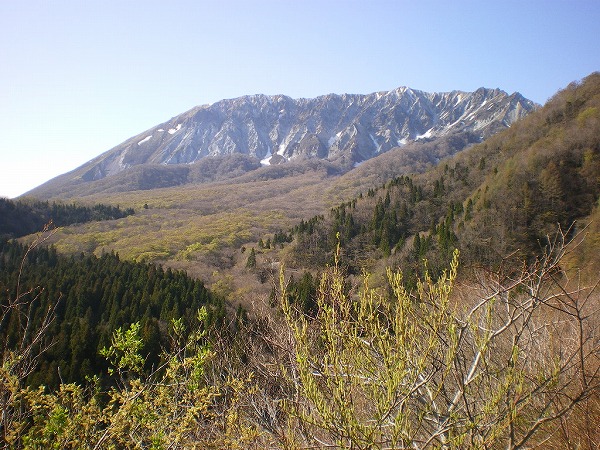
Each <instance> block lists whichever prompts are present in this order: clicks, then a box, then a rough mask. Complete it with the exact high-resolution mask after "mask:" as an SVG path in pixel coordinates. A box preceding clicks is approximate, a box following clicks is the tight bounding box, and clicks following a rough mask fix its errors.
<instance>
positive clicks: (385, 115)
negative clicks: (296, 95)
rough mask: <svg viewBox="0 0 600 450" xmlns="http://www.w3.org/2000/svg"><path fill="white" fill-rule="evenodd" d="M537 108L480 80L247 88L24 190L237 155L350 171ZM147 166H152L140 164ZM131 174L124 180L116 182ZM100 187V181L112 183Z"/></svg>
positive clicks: (173, 178) (144, 180)
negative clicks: (304, 91)
mask: <svg viewBox="0 0 600 450" xmlns="http://www.w3.org/2000/svg"><path fill="white" fill-rule="evenodd" d="M535 108H536V105H535V104H534V103H533V102H531V101H530V100H527V99H525V98H524V97H523V96H522V95H520V94H519V93H513V94H512V95H509V94H507V93H506V92H504V91H502V90H500V89H485V88H480V89H478V90H476V91H475V92H461V91H452V92H448V93H427V92H422V91H418V90H414V89H410V88H407V87H401V88H398V89H395V90H393V91H388V92H377V93H373V94H368V95H349V94H344V95H335V94H330V95H325V96H321V97H317V98H314V99H292V98H290V97H286V96H284V95H275V96H267V95H252V96H244V97H239V98H236V99H230V100H222V101H219V102H217V103H214V104H212V105H204V106H198V107H196V108H193V109H191V110H190V111H187V112H185V113H183V114H181V115H179V116H177V117H174V118H172V119H171V120H169V121H168V122H165V123H162V124H160V125H157V126H155V127H154V128H151V129H149V130H147V131H144V132H143V133H140V134H138V135H136V136H134V137H132V138H130V139H128V140H127V141H125V142H123V143H122V144H120V145H117V146H116V147H114V148H113V149H111V150H109V151H107V152H105V153H104V154H102V155H100V156H98V157H97V158H94V159H93V160H91V161H89V162H88V163H86V164H84V165H83V166H81V167H79V168H78V169H75V170H74V171H72V172H70V173H68V174H65V175H62V176H60V177H57V178H55V179H54V180H51V181H50V182H48V183H46V184H45V185H42V186H40V187H39V188H36V189H34V190H33V191H31V192H30V193H29V194H31V195H34V196H39V197H46V198H48V197H51V196H70V195H69V191H72V190H74V189H80V187H81V185H83V184H86V183H93V182H98V181H100V180H104V179H106V178H110V177H113V176H115V175H118V174H121V173H124V172H125V171H128V173H132V174H134V175H133V179H136V177H137V178H139V179H140V180H141V181H139V182H137V183H133V185H130V186H129V187H128V188H126V189H124V190H138V189H151V188H155V187H167V186H175V185H179V184H184V183H187V182H194V181H197V179H198V178H202V177H198V176H196V177H192V179H191V180H190V179H189V178H190V168H189V167H186V166H189V165H190V164H193V163H198V162H201V161H205V160H206V158H207V157H216V158H220V159H218V161H222V162H223V163H224V164H225V166H231V163H230V158H228V156H231V155H238V157H237V162H238V163H240V164H241V166H242V167H243V168H242V169H241V171H242V172H243V171H248V170H254V169H256V168H258V167H260V166H267V165H276V164H281V163H284V162H287V161H290V160H303V159H307V158H319V159H326V160H329V161H331V162H335V163H336V164H338V165H339V166H340V167H341V168H343V169H344V170H348V169H351V168H352V167H354V166H356V165H357V164H359V163H361V162H363V161H365V160H368V159H371V158H373V157H375V156H377V155H380V154H382V153H384V152H387V151H389V150H391V149H393V148H398V147H403V146H404V145H406V144H408V143H410V142H426V141H431V140H434V139H437V138H440V137H448V136H455V135H468V136H469V138H468V142H467V143H474V142H479V141H481V140H483V139H485V138H487V137H489V136H490V135H492V134H494V133H495V132H497V131H499V130H501V129H504V128H507V127H509V126H510V125H511V124H512V123H513V122H514V121H515V120H517V119H519V118H521V117H523V116H525V115H526V114H528V113H529V112H531V111H533V110H534V109H535ZM239 155H242V156H243V157H242V158H240V157H239ZM213 165H214V164H213ZM150 167H151V168H152V169H151V171H150V173H148V172H146V169H147V168H150ZM136 168H137V171H133V172H131V171H132V170H134V169H136ZM140 168H143V169H141V172H140ZM165 168H166V169H165ZM172 168H177V169H175V170H170V169H172ZM230 169H233V168H231V167H230ZM231 171H232V170H228V171H225V173H226V174H227V173H230V172H231ZM200 172H202V169H200ZM233 172H235V170H233ZM238 172H239V167H238ZM223 176H225V177H227V176H231V175H223ZM131 179H132V177H131V176H128V177H126V178H122V179H121V180H120V181H119V183H118V184H119V185H122V184H123V183H125V182H126V181H130V180H131ZM149 180H155V181H150V182H149ZM109 184H110V183H109ZM129 184H131V183H129ZM103 186H104V187H101V188H99V189H100V190H107V189H108V190H110V188H108V187H106V186H105V185H103ZM114 188H115V187H114V185H112V189H114ZM116 189H119V188H116Z"/></svg>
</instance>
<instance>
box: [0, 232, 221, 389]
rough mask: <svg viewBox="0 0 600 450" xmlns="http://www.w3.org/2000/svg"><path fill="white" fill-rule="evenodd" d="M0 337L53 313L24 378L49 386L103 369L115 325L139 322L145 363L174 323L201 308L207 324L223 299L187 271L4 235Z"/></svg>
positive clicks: (27, 330)
mask: <svg viewBox="0 0 600 450" xmlns="http://www.w3.org/2000/svg"><path fill="white" fill-rule="evenodd" d="M0 295H1V297H0V300H1V305H2V316H1V322H0V341H1V342H2V343H3V346H4V349H5V350H7V349H13V348H18V346H19V345H22V340H25V342H28V341H29V340H30V339H32V336H31V333H33V331H32V330H39V329H42V328H44V320H46V319H51V322H50V323H48V326H47V329H46V330H45V336H44V340H43V342H38V343H37V346H38V347H39V348H44V347H45V346H47V347H48V348H47V350H46V351H44V352H43V353H42V354H41V355H40V356H39V357H38V358H37V360H36V367H35V368H33V369H32V371H31V373H30V374H28V376H27V380H26V383H27V384H28V385H32V386H37V385H40V384H42V385H45V386H48V387H50V388H52V389H55V388H57V387H58V385H59V383H60V382H78V383H82V382H84V381H85V379H86V377H91V376H93V375H101V374H103V373H106V361H105V359H104V358H103V357H101V356H100V350H101V349H102V348H104V347H107V346H110V342H111V336H112V334H113V332H114V331H115V330H117V329H118V328H121V327H123V328H125V327H129V326H130V325H131V324H132V323H134V322H139V323H140V325H141V335H142V337H143V339H144V346H143V347H142V348H141V349H140V350H141V352H142V353H143V354H144V357H145V364H146V367H147V368H151V367H152V366H153V365H156V364H158V362H159V356H160V353H161V349H162V347H163V346H165V345H166V343H167V332H166V330H167V329H168V326H169V324H170V323H171V321H172V320H173V319H179V318H183V319H184V322H183V324H184V325H185V326H186V327H188V329H189V328H190V325H191V324H192V321H193V318H194V317H195V316H196V313H197V311H198V310H199V309H200V307H202V306H205V307H206V308H207V311H208V313H209V314H208V316H207V318H206V325H211V324H216V323H218V322H220V321H221V320H222V319H223V317H224V314H225V311H224V305H223V303H222V300H220V299H218V298H217V297H215V296H214V295H211V294H210V293H209V292H208V291H207V289H205V287H204V285H203V284H202V283H201V282H200V281H198V280H193V279H191V278H190V277H188V276H186V275H185V274H184V273H183V272H177V271H172V270H171V269H167V270H163V269H162V268H161V267H157V266H155V265H149V264H142V263H133V262H129V261H123V260H121V259H120V258H119V257H118V255H116V254H105V255H102V256H101V257H96V256H94V255H87V256H86V255H83V254H82V255H77V256H70V257H65V256H62V255H59V254H57V252H56V250H55V249H53V248H51V247H50V248H48V247H44V246H41V245H35V246H26V245H22V244H19V243H16V242H14V241H11V242H7V241H0Z"/></svg>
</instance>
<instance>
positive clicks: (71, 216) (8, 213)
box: [0, 198, 134, 238]
mask: <svg viewBox="0 0 600 450" xmlns="http://www.w3.org/2000/svg"><path fill="white" fill-rule="evenodd" d="M133 213H134V211H133V209H132V208H127V209H125V210H122V209H121V208H119V207H118V206H111V205H104V204H96V205H93V206H83V205H76V204H75V203H72V204H64V203H57V202H53V203H49V202H47V201H46V202H40V201H36V200H31V199H30V200H18V201H12V200H9V199H6V198H0V237H13V238H15V237H21V236H26V235H28V234H32V233H36V232H38V231H42V229H43V228H44V226H46V225H49V224H50V222H52V225H54V226H57V227H62V226H67V225H72V224H76V223H85V222H93V221H98V220H112V219H121V218H123V217H127V216H129V215H131V214H133Z"/></svg>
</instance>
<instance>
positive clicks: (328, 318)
mask: <svg viewBox="0 0 600 450" xmlns="http://www.w3.org/2000/svg"><path fill="white" fill-rule="evenodd" d="M562 256H563V250H562V244H560V243H557V245H556V246H554V247H552V251H551V252H550V253H549V254H547V255H546V257H545V258H544V259H543V260H542V261H540V263H539V265H536V266H535V267H533V268H532V269H531V270H529V271H525V272H523V274H522V275H521V276H520V277H517V278H514V279H513V280H512V281H510V282H509V285H507V286H504V285H501V284H496V283H495V282H490V284H489V286H488V287H487V288H486V290H485V291H484V292H483V293H482V296H481V297H478V299H477V300H476V301H475V302H474V303H473V304H470V305H465V307H463V308H460V309H459V308H457V307H455V306H453V303H452V302H451V301H450V295H451V293H452V290H453V286H454V284H455V280H456V272H457V267H458V253H457V252H455V253H454V258H453V260H452V263H451V266H450V269H449V271H447V272H444V273H443V274H442V276H441V277H440V278H439V279H437V280H433V279H431V277H430V276H429V275H428V274H427V272H426V273H425V276H424V278H423V279H422V280H420V281H419V282H418V284H417V288H416V292H414V293H413V294H411V293H409V292H407V291H406V289H405V287H404V286H403V282H402V274H401V273H396V272H392V271H388V281H389V287H390V291H391V295H389V292H386V291H384V290H378V289H374V288H371V287H370V286H369V283H368V277H366V278H365V281H364V286H363V288H362V290H361V291H360V293H359V294H358V295H357V296H353V295H350V294H349V293H348V290H347V287H346V286H345V279H344V277H343V275H342V273H341V271H340V269H339V267H338V265H337V263H336V265H335V266H334V267H332V268H331V269H330V270H329V271H328V272H326V273H325V274H324V275H323V278H322V282H321V286H320V290H319V296H318V300H317V301H318V306H319V313H318V315H317V317H316V318H315V319H310V318H307V317H306V316H303V315H302V314H300V313H299V312H297V311H296V310H295V309H294V307H293V306H292V305H291V304H289V303H288V302H287V300H286V299H287V296H286V295H285V282H284V278H283V277H282V279H281V285H282V291H283V294H282V299H283V302H282V308H283V312H284V315H285V319H286V322H287V323H288V325H289V327H290V329H291V332H292V335H293V341H294V345H295V364H294V365H293V367H292V368H287V369H285V372H286V373H287V374H288V376H289V382H290V383H291V384H292V385H293V386H294V387H295V389H296V392H295V394H294V395H293V396H292V397H291V398H290V399H288V401H287V402H286V410H287V411H288V412H289V413H290V414H291V415H292V416H294V417H295V418H296V420H297V422H296V428H297V429H296V431H292V432H291V433H290V435H289V436H288V438H289V439H291V440H292V441H294V442H295V444H294V445H297V446H298V447H300V448H311V446H316V447H326V448H355V449H403V448H414V449H427V448H444V449H454V448H481V449H483V448H508V449H516V448H522V447H523V445H525V444H526V443H527V444H533V443H535V442H544V440H545V439H546V438H547V436H548V433H549V431H548V430H546V431H545V432H542V433H540V431H542V430H543V429H544V426H545V425H546V423H547V422H551V421H552V420H555V419H557V418H559V417H561V416H562V415H563V414H565V412H566V411H568V410H570V409H571V408H573V406H574V405H575V404H576V403H577V402H578V401H579V400H581V399H582V398H583V396H585V395H588V394H589V393H590V392H596V393H597V392H598V388H599V385H598V381H599V380H598V377H597V376H595V377H593V376H591V377H590V378H585V376H584V378H583V380H584V381H583V382H582V384H580V385H578V386H577V387H575V386H574V385H573V383H572V382H573V379H574V377H575V378H576V377H578V376H582V374H583V373H585V372H586V371H587V370H590V369H591V370H594V368H595V367H597V364H598V360H597V357H593V356H591V355H593V352H594V351H597V345H596V347H594V345H593V344H592V343H591V342H590V343H589V345H588V344H585V345H584V344H581V345H579V344H575V345H573V342H560V341H557V340H556V339H555V337H554V335H553V333H554V332H555V330H556V329H557V327H559V328H561V329H562V327H564V326H565V325H566V323H567V322H568V323H569V327H572V328H569V329H570V330H572V332H573V333H575V334H577V331H576V330H577V328H578V327H579V326H580V325H581V326H583V327H584V328H585V327H586V326H587V325H583V322H586V321H587V319H576V318H575V316H576V315H578V314H580V313H581V310H582V309H584V308H585V303H586V300H583V301H581V302H580V300H579V299H578V298H573V297H571V296H570V294H568V293H567V292H568V290H567V289H564V287H561V286H554V287H552V283H553V282H554V280H555V279H556V278H553V277H554V275H553V273H554V271H555V270H556V269H557V267H558V261H559V260H560V259H561V258H562ZM548 283H550V284H548ZM554 292H556V294H555V293H554ZM558 299H560V301H561V302H564V304H565V305H566V304H568V305H569V307H568V308H565V309H564V310H560V308H556V307H551V306H550V304H551V303H553V302H555V301H557V300H558ZM467 306H468V307H467ZM559 311H560V312H559ZM576 311H579V312H576ZM554 314H556V315H557V316H559V317H553V315H554ZM580 337H581V340H580V341H579V342H580V343H581V342H584V340H585V337H584V335H581V336H580ZM576 340H577V339H576V338H574V341H576ZM594 348H595V349H596V350H594ZM584 354H585V355H587V356H586V358H587V359H583V357H582V358H581V359H580V361H579V362H578V363H576V364H573V363H572V362H573V359H572V358H575V356H576V355H584ZM577 399H579V400H577ZM300 430H301V431H300Z"/></svg>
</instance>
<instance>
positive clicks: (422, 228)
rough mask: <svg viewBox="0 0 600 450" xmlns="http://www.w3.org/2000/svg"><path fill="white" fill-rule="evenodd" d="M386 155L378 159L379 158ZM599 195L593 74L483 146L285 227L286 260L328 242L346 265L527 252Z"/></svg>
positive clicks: (326, 248)
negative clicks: (290, 243) (290, 246)
mask: <svg viewBox="0 0 600 450" xmlns="http://www.w3.org/2000/svg"><path fill="white" fill-rule="evenodd" d="M384 156H388V155H384ZM599 193H600V74H598V73H595V74H592V75H590V76H588V77H587V78H586V79H584V80H583V81H582V82H581V83H573V84H571V85H570V86H569V87H567V88H566V89H564V90H563V91H561V92H559V93H557V94H556V95H555V96H554V97H553V98H552V99H551V100H550V101H549V102H548V103H547V104H546V105H545V106H544V107H543V108H542V109H540V110H539V111H536V112H534V113H532V114H531V115H529V116H528V117H526V118H524V119H522V120H521V121H519V122H517V123H515V124H513V125H512V126H511V128H510V129H508V130H505V131H503V132H501V133H498V134H497V135H495V136H493V137H491V138H489V139H488V140H486V141H485V142H483V143H481V144H478V145H476V146H473V147H471V148H470V149H467V150H465V151H463V152H461V153H460V154H458V155H456V156H454V157H452V158H449V159H446V160H444V161H442V162H441V163H440V164H439V165H438V166H437V167H435V168H433V169H431V170H429V171H427V172H425V173H423V174H421V175H414V176H412V177H408V176H400V177H396V178H394V179H392V180H391V181H388V182H386V183H385V184H384V185H383V186H381V187H380V188H379V189H370V190H368V191H367V192H365V193H363V194H361V196H360V197H359V198H357V199H355V200H353V201H349V202H347V203H344V204H342V205H340V206H339V207H337V208H334V209H332V210H331V212H330V213H329V214H328V215H326V216H319V217H315V218H314V219H312V220H310V221H307V222H305V221H303V222H301V223H300V224H299V225H298V226H296V227H295V228H294V233H295V243H294V251H293V252H291V256H290V259H291V261H292V262H293V263H295V264H299V265H303V264H308V265H313V266H314V265H320V264H322V263H324V262H325V261H327V254H329V255H331V253H332V251H333V249H334V248H335V245H336V243H337V237H336V235H337V234H338V233H339V239H340V241H341V243H342V246H343V248H344V250H345V252H346V256H347V258H348V264H349V265H350V266H355V267H357V268H358V267H360V266H364V265H367V266H369V265H370V266H373V265H374V264H375V262H376V261H377V260H379V259H380V258H385V257H388V256H391V258H392V259H391V260H388V262H392V263H394V262H395V263H396V264H400V265H404V266H405V265H407V264H408V265H409V266H410V265H418V264H419V261H420V260H421V259H422V258H424V257H427V258H428V259H429V260H430V262H431V261H432V262H434V263H435V262H439V263H440V264H439V266H440V267H443V266H445V265H446V262H447V256H448V255H449V252H450V251H451V249H452V248H454V247H459V248H461V251H462V255H463V256H462V259H463V261H465V262H468V263H472V264H483V263H485V264H495V263H498V262H499V261H500V260H501V258H503V257H505V256H507V255H508V254H511V253H513V252H515V251H518V253H517V254H515V256H516V257H518V258H519V259H520V258H528V257H531V256H532V255H534V254H537V253H538V252H539V250H540V248H541V247H543V246H544V244H545V238H546V235H547V234H548V233H552V232H553V231H555V230H556V229H557V227H558V226H560V227H562V229H563V230H567V229H570V230H571V234H573V233H574V232H575V231H576V230H577V226H575V227H573V224H574V223H576V221H577V220H579V219H584V218H585V217H587V216H588V215H589V214H591V213H592V211H593V209H594V207H595V206H596V205H597V201H598V195H599Z"/></svg>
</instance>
